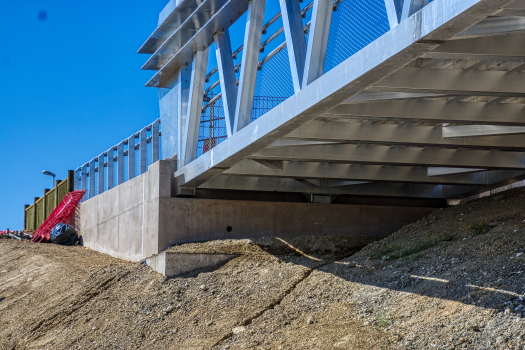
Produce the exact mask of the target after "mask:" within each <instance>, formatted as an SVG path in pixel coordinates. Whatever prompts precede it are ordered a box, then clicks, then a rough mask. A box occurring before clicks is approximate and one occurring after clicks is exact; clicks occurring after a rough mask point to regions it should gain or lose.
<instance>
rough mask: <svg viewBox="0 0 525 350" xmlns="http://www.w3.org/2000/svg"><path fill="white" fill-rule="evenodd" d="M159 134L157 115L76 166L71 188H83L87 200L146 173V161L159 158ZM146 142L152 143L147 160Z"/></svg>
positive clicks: (153, 161) (151, 161)
mask: <svg viewBox="0 0 525 350" xmlns="http://www.w3.org/2000/svg"><path fill="white" fill-rule="evenodd" d="M160 137H161V131H160V119H157V120H156V121H154V122H153V123H151V124H149V125H147V126H146V127H144V128H143V129H142V130H140V131H139V132H136V133H133V134H132V135H131V136H130V137H128V138H126V139H125V140H122V141H121V142H119V143H118V144H116V145H115V146H112V147H111V148H110V149H108V150H107V151H104V152H102V153H101V154H100V155H98V156H97V157H95V158H93V159H91V160H90V161H89V162H87V163H85V164H84V165H81V166H79V167H78V168H77V169H75V174H74V184H75V185H74V189H75V190H86V191H87V192H86V195H85V197H84V198H83V200H87V199H89V198H93V197H94V196H96V195H97V194H100V193H103V192H105V191H108V190H110V189H112V188H113V187H115V186H118V185H120V184H122V183H124V182H126V181H128V180H131V179H133V178H134V177H136V176H138V175H141V174H143V173H145V172H146V171H147V168H148V165H149V164H151V163H155V162H156V161H158V160H159V159H160ZM136 139H138V142H137V140H136ZM148 144H151V154H150V157H149V158H150V161H149V162H148V146H147V145H148ZM136 151H138V152H136ZM136 158H137V159H136ZM148 163H149V164H148ZM126 168H127V171H126Z"/></svg>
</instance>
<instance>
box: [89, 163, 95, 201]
mask: <svg viewBox="0 0 525 350" xmlns="http://www.w3.org/2000/svg"><path fill="white" fill-rule="evenodd" d="M95 162H96V158H93V159H92V160H91V162H89V199H91V198H93V197H95V176H96V175H95Z"/></svg>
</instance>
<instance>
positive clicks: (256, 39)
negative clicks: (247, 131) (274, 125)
mask: <svg viewBox="0 0 525 350" xmlns="http://www.w3.org/2000/svg"><path fill="white" fill-rule="evenodd" d="M265 6H266V0H251V1H250V3H249V5H248V12H247V16H246V30H245V34H244V45H243V49H242V65H241V74H240V77H239V90H238V93H237V103H236V106H235V121H234V126H233V132H234V133H236V132H237V131H239V130H241V129H242V128H244V127H245V126H246V125H248V124H250V121H251V117H252V107H253V95H254V93H255V81H256V79H257V65H258V63H259V52H260V47H261V36H262V26H263V22H264V9H265Z"/></svg>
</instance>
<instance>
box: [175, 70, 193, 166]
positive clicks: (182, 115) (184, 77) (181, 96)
mask: <svg viewBox="0 0 525 350" xmlns="http://www.w3.org/2000/svg"><path fill="white" fill-rule="evenodd" d="M178 75H179V79H178V80H179V85H178V86H177V89H178V90H177V95H178V100H179V104H178V111H177V114H178V119H177V123H178V124H177V128H178V132H179V137H178V138H177V160H178V162H177V167H178V168H181V167H182V166H184V164H182V159H183V158H184V157H183V155H182V152H183V148H184V146H183V143H184V138H185V137H186V136H185V134H186V123H187V120H188V115H187V113H188V103H189V98H190V84H191V66H187V67H181V68H180V69H179V73H178Z"/></svg>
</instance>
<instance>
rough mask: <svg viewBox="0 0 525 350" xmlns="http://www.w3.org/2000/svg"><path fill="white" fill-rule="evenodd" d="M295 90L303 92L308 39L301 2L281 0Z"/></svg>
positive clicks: (297, 0)
mask: <svg viewBox="0 0 525 350" xmlns="http://www.w3.org/2000/svg"><path fill="white" fill-rule="evenodd" d="M279 3H280V5H281V14H282V18H283V28H284V34H285V36H286V47H287V49H288V58H289V59H290V69H291V71H292V80H293V86H294V90H295V92H296V93H297V92H298V91H300V90H301V83H302V81H303V74H304V61H305V58H306V38H305V37H304V29H303V19H302V17H301V8H300V7H299V0H279Z"/></svg>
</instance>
